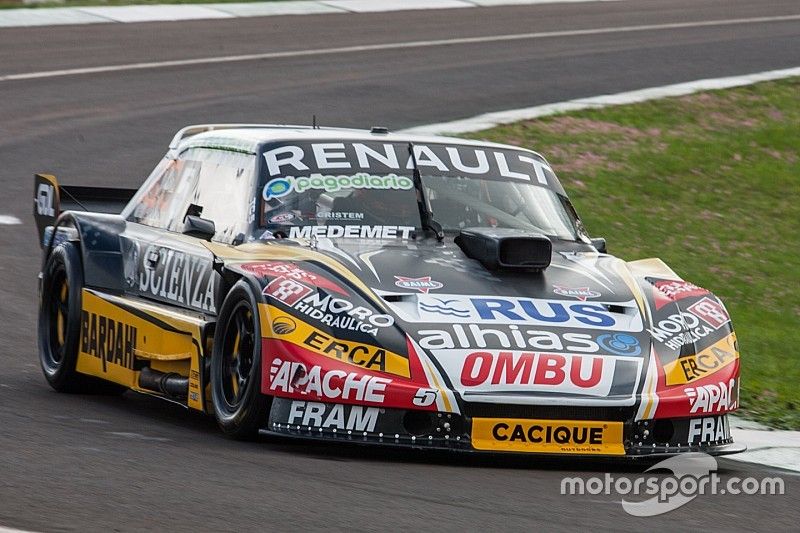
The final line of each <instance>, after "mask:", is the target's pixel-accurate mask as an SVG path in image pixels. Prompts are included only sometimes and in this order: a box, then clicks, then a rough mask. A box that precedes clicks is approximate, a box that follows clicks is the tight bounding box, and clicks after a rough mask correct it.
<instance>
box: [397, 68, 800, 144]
mask: <svg viewBox="0 0 800 533" xmlns="http://www.w3.org/2000/svg"><path fill="white" fill-rule="evenodd" d="M794 76H800V67H795V68H787V69H783V70H770V71H767V72H758V73H755V74H746V75H744V76H730V77H727V78H710V79H705V80H696V81H690V82H686V83H676V84H674V85H664V86H662V87H650V88H647V89H639V90H636V91H627V92H624V93H616V94H605V95H601V96H593V97H590V98H578V99H575V100H569V101H566V102H558V103H554V104H544V105H538V106H534V107H525V108H522V109H510V110H508V111H499V112H496V113H486V114H483V115H478V116H476V117H471V118H465V119H462V120H454V121H452V122H441V123H438V124H428V125H425V126H416V127H413V128H408V129H406V130H403V131H402V133H411V134H416V135H446V134H458V133H469V132H473V131H481V130H486V129H489V128H493V127H494V126H498V125H500V124H510V123H512V122H519V121H520V120H532V119H534V118H539V117H545V116H548V115H555V114H558V113H565V112H567V111H579V110H581V109H593V108H601V107H607V106H611V105H622V104H634V103H636V102H645V101H647V100H655V99H658V98H666V97H670V96H684V95H687V94H692V93H696V92H699V91H711V90H717V89H729V88H731V87H741V86H743V85H751V84H753V83H759V82H762V81H770V80H779V79H783V78H791V77H794Z"/></svg>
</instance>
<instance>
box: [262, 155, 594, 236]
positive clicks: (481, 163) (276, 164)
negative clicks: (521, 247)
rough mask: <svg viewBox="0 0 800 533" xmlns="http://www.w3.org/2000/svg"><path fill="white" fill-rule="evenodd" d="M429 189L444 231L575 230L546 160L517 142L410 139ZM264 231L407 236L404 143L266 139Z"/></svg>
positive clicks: (412, 201) (412, 198)
mask: <svg viewBox="0 0 800 533" xmlns="http://www.w3.org/2000/svg"><path fill="white" fill-rule="evenodd" d="M413 150H414V155H415V159H416V163H417V167H418V168H419V170H420V176H421V181H422V184H423V188H424V191H425V196H426V198H427V199H428V200H429V202H430V206H431V211H432V212H433V215H434V218H435V220H436V221H437V222H438V223H439V224H441V225H442V227H443V229H444V230H445V231H458V230H459V229H461V228H466V227H476V226H479V227H497V228H514V229H520V230H524V231H530V232H532V233H542V234H544V235H547V236H550V237H554V238H558V239H564V240H577V239H579V238H580V230H579V221H578V220H577V217H576V216H575V214H574V211H573V210H572V208H571V206H570V205H569V202H568V200H567V199H566V196H565V195H564V192H563V189H562V188H561V185H560V184H559V183H558V180H557V179H556V177H555V175H554V174H553V172H552V170H551V169H550V167H549V165H547V163H546V162H545V161H544V160H543V159H541V158H540V157H539V156H537V155H536V154H533V153H532V152H526V151H522V150H508V149H496V148H489V147H482V146H471V145H470V146H462V145H445V144H424V145H423V144H414V145H413ZM263 157H264V163H265V164H264V169H265V170H264V176H263V177H262V193H261V209H260V224H259V226H260V229H259V233H260V235H259V236H260V237H262V238H270V237H272V236H275V235H281V236H285V237H289V238H310V237H313V236H316V237H331V238H401V239H407V238H411V237H412V236H413V235H414V233H415V232H416V231H417V230H419V228H420V225H421V218H420V212H419V205H418V194H417V190H416V187H415V186H414V178H413V176H414V161H413V159H412V158H411V157H410V148H409V144H408V143H375V142H361V143H359V142H352V143H344V142H333V141H331V142H315V143H282V144H279V145H270V146H268V147H266V148H265V150H264V153H263Z"/></svg>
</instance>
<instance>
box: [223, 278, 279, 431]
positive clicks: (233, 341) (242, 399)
mask: <svg viewBox="0 0 800 533" xmlns="http://www.w3.org/2000/svg"><path fill="white" fill-rule="evenodd" d="M211 398H212V402H213V404H214V416H215V417H216V419H217V423H218V424H219V427H220V428H221V429H222V431H223V432H224V433H225V434H226V435H228V436H230V437H233V438H236V439H249V438H253V437H255V436H256V435H257V434H258V429H259V427H261V426H262V425H263V424H264V423H265V422H266V417H267V413H268V410H269V406H270V398H269V397H268V396H264V395H263V394H261V327H260V322H259V318H258V300H257V299H256V293H255V292H254V291H253V289H252V287H251V286H250V284H248V283H247V282H246V281H244V280H242V281H239V282H238V283H236V285H234V286H233V289H231V291H230V293H228V296H227V297H226V298H225V302H224V303H223V304H222V309H221V310H220V313H219V320H218V322H217V326H216V330H215V331H214V348H213V351H212V355H211Z"/></svg>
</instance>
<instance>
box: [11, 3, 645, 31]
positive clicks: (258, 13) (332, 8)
mask: <svg viewBox="0 0 800 533" xmlns="http://www.w3.org/2000/svg"><path fill="white" fill-rule="evenodd" d="M621 1H630V0H288V1H283V2H243V3H230V4H214V3H209V4H163V5H158V4H157V5H131V6H86V7H52V8H20V9H2V10H0V28H2V27H6V28H9V27H19V26H56V25H63V24H99V23H110V22H122V23H132V22H163V21H181V20H202V19H226V18H235V17H270V16H280V15H318V14H324V13H376V12H383V11H408V10H416V9H454V8H470V7H495V6H509V5H528V4H531V5H532V4H564V3H575V2H621Z"/></svg>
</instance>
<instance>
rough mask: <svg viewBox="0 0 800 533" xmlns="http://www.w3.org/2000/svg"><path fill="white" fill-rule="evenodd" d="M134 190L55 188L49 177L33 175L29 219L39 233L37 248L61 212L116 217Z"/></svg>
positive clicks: (74, 186) (53, 178)
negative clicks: (31, 218)
mask: <svg viewBox="0 0 800 533" xmlns="http://www.w3.org/2000/svg"><path fill="white" fill-rule="evenodd" d="M134 194H136V189H118V188H111V187H81V186H77V185H59V184H58V181H57V180H56V177H55V176H53V175H51V174H36V176H34V179H33V219H34V220H35V221H36V230H37V232H38V233H39V246H42V247H44V236H45V231H46V230H47V227H48V226H54V225H55V223H56V220H57V219H58V216H59V215H60V214H61V213H63V212H64V211H88V212H92V213H111V214H119V213H121V212H122V209H123V208H124V207H125V206H126V205H127V204H128V202H129V201H130V199H131V198H133V195H134Z"/></svg>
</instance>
